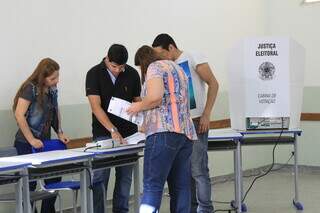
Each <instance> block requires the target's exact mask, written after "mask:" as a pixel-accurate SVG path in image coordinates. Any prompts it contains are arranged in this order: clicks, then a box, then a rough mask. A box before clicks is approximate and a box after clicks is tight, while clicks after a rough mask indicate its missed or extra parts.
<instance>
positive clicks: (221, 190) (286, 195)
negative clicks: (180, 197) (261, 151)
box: [108, 170, 320, 213]
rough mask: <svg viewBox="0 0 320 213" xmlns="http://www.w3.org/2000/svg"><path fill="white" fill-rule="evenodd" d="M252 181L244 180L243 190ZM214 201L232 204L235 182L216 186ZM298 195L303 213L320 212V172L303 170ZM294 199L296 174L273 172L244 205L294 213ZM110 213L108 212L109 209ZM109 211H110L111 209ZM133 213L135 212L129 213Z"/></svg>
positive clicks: (165, 207)
mask: <svg viewBox="0 0 320 213" xmlns="http://www.w3.org/2000/svg"><path fill="white" fill-rule="evenodd" d="M252 180H253V178H245V179H244V190H246V189H247V187H248V185H249V184H250V183H251V181H252ZM212 189H213V193H214V200H216V201H230V200H231V199H233V197H234V194H233V189H234V185H233V182H230V181H228V182H225V183H217V184H214V185H213V187H212ZM299 193H300V194H299V195H300V200H301V202H302V203H303V205H304V211H303V213H320V172H319V171H316V172H315V171H311V170H309V171H303V172H301V173H300V175H299ZM293 197H294V184H293V175H292V173H291V172H290V171H288V170H286V171H278V172H272V173H270V174H269V175H267V176H265V177H263V178H262V179H259V180H258V181H256V183H255V184H254V186H253V188H252V190H251V191H250V192H249V194H248V196H247V199H246V201H245V203H246V204H247V207H248V213H293V212H299V211H296V210H295V208H293V205H292V199H293ZM214 206H215V209H226V208H229V205H227V204H220V203H216V202H214ZM108 210H109V209H108ZM108 212H111V211H110V210H109V211H108ZM130 212H133V211H130ZM160 212H161V213H167V212H169V198H168V197H167V196H164V197H163V200H162V205H161V210H160Z"/></svg>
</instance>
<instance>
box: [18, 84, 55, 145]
mask: <svg viewBox="0 0 320 213" xmlns="http://www.w3.org/2000/svg"><path fill="white" fill-rule="evenodd" d="M30 85H31V89H30ZM30 85H28V86H27V87H29V88H28V89H29V90H28V91H27V94H26V95H28V97H30V98H31V99H30V101H31V103H30V105H29V107H28V110H27V112H26V115H25V116H26V120H27V123H28V125H29V128H30V130H31V132H32V134H33V136H34V137H35V138H38V139H41V140H45V139H50V137H51V131H50V130H51V127H53V128H54V130H55V131H56V132H58V128H59V120H58V90H57V88H56V87H51V88H49V90H48V94H46V95H45V97H44V100H43V103H42V105H43V106H40V105H39V103H38V101H37V96H38V92H37V87H36V86H35V85H33V84H30ZM28 93H32V94H28ZM16 140H18V141H21V142H27V141H26V139H25V137H24V135H23V133H22V131H21V129H19V130H18V132H17V134H16Z"/></svg>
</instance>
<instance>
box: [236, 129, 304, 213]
mask: <svg viewBox="0 0 320 213" xmlns="http://www.w3.org/2000/svg"><path fill="white" fill-rule="evenodd" d="M240 133H241V134H242V135H243V138H242V140H241V146H250V145H275V144H276V143H277V144H279V145H281V144H290V145H293V148H294V155H293V156H294V191H295V195H294V198H293V202H292V203H293V205H294V207H295V208H296V209H297V210H303V205H302V203H301V202H300V201H299V191H298V172H299V171H298V136H301V134H302V130H300V129H289V130H254V131H240ZM280 136H281V137H280ZM240 154H241V150H240ZM241 160H242V156H241V155H240V166H241V170H240V171H241V173H242V162H241ZM241 179H242V174H241ZM241 193H242V195H241V197H242V198H243V189H242V180H241Z"/></svg>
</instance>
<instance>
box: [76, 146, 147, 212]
mask: <svg viewBox="0 0 320 213" xmlns="http://www.w3.org/2000/svg"><path fill="white" fill-rule="evenodd" d="M144 146H145V145H144V143H142V144H137V145H127V146H121V147H116V148H112V149H98V148H92V149H87V150H86V152H89V153H93V154H94V158H93V162H91V163H90V168H91V172H90V173H91V180H92V179H93V173H92V170H100V169H107V168H111V167H119V166H125V165H130V164H133V165H134V168H133V175H134V211H135V213H138V212H139V204H140V178H139V155H138V153H139V152H141V151H143V148H144ZM84 149H85V148H77V149H71V150H72V151H75V152H83V151H84ZM132 155H135V156H136V157H134V159H133V160H130V159H129V161H126V159H125V157H126V156H129V157H130V156H132ZM110 158H114V159H115V161H116V160H117V159H121V158H122V160H123V161H122V162H121V160H120V161H118V162H115V163H112V162H111V163H110V164H107V165H105V166H101V167H100V168H94V166H93V165H92V164H94V161H98V160H103V159H106V160H109V159H110ZM87 192H88V193H87V198H88V201H89V202H88V212H93V194H92V190H88V191H87Z"/></svg>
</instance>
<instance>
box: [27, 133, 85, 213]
mask: <svg viewBox="0 0 320 213" xmlns="http://www.w3.org/2000/svg"><path fill="white" fill-rule="evenodd" d="M42 143H43V147H42V148H39V149H35V148H32V152H33V153H38V152H49V151H54V150H65V149H67V146H66V145H65V144H64V143H63V142H62V141H60V140H58V139H53V140H44V141H43V142H42ZM40 187H41V189H42V190H45V191H62V190H72V192H73V212H74V213H76V212H77V198H78V190H79V189H80V181H73V180H71V181H61V182H56V183H50V184H46V185H44V184H42V183H41V182H40ZM59 202H60V203H61V199H60V200H59Z"/></svg>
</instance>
